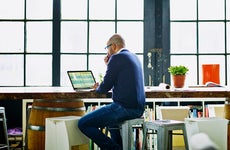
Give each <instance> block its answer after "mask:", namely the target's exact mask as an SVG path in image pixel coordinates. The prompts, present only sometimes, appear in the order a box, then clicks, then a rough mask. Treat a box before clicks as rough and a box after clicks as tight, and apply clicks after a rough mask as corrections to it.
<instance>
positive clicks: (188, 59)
mask: <svg viewBox="0 0 230 150" xmlns="http://www.w3.org/2000/svg"><path fill="white" fill-rule="evenodd" d="M171 65H172V66H174V65H184V66H186V67H188V69H189V71H188V73H187V74H186V79H185V87H186V86H189V85H196V84H197V76H196V74H197V67H196V66H197V61H196V57H195V56H171ZM171 82H173V80H172V79H171ZM171 84H172V83H171Z"/></svg>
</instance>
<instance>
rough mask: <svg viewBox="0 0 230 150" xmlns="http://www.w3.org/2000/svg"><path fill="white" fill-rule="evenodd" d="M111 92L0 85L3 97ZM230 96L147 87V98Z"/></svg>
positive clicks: (209, 90) (229, 93) (225, 91)
mask: <svg viewBox="0 0 230 150" xmlns="http://www.w3.org/2000/svg"><path fill="white" fill-rule="evenodd" d="M108 97H111V93H109V94H98V93H96V92H94V91H91V92H89V91H88V92H87V91H79V92H76V91H74V90H73V89H72V88H71V87H0V100H1V99H12V100H21V99H50V100H52V99H53V100H54V99H75V98H81V99H83V98H108ZM203 97H205V98H213V97H222V98H228V100H229V98H230V89H228V88H213V87H212V88H185V89H173V90H163V89H160V88H159V87H146V98H203Z"/></svg>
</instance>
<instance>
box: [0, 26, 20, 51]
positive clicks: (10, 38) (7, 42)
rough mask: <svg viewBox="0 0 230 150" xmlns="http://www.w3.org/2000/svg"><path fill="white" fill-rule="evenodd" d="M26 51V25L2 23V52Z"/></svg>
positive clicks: (0, 28)
mask: <svg viewBox="0 0 230 150" xmlns="http://www.w3.org/2000/svg"><path fill="white" fill-rule="evenodd" d="M12 43H13V44H12ZM23 51H24V25H23V23H20V22H0V52H7V53H11V52H23Z"/></svg>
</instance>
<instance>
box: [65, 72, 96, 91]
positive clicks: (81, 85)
mask: <svg viewBox="0 0 230 150" xmlns="http://www.w3.org/2000/svg"><path fill="white" fill-rule="evenodd" d="M67 74H68V76H69V79H70V82H71V85H72V87H73V89H74V90H75V91H91V90H93V88H92V87H93V85H94V84H95V83H96V81H95V78H94V75H93V73H92V71H91V70H80V71H67Z"/></svg>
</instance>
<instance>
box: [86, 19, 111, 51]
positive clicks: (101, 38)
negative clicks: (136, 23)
mask: <svg viewBox="0 0 230 150" xmlns="http://www.w3.org/2000/svg"><path fill="white" fill-rule="evenodd" d="M89 29H90V30H89V49H90V52H91V53H106V50H105V49H104V47H105V46H106V43H107V41H108V39H109V38H110V37H111V36H112V35H113V34H114V31H115V23H114V22H90V26H89Z"/></svg>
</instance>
